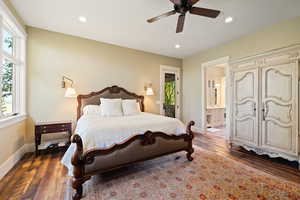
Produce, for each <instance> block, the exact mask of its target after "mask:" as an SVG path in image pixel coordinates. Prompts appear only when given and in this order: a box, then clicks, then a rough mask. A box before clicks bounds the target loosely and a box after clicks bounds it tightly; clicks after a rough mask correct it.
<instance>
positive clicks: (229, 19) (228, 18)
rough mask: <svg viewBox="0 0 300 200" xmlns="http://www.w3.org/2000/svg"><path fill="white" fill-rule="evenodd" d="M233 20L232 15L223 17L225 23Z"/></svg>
mask: <svg viewBox="0 0 300 200" xmlns="http://www.w3.org/2000/svg"><path fill="white" fill-rule="evenodd" d="M232 21H233V17H226V19H225V23H226V24H229V23H231V22H232Z"/></svg>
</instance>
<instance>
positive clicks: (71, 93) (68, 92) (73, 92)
mask: <svg viewBox="0 0 300 200" xmlns="http://www.w3.org/2000/svg"><path fill="white" fill-rule="evenodd" d="M76 96H77V94H76V90H75V89H74V88H70V87H69V88H67V90H66V93H65V97H66V98H75V97H76Z"/></svg>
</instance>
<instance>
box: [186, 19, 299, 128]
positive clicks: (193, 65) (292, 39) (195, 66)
mask: <svg viewBox="0 0 300 200" xmlns="http://www.w3.org/2000/svg"><path fill="white" fill-rule="evenodd" d="M296 43H300V17H297V18H294V19H291V20H289V21H286V22H282V23H280V24H277V25H272V26H270V27H267V28H265V29H262V30H260V31H258V32H256V33H253V34H250V35H247V36H244V37H242V38H240V39H237V40H234V41H231V42H228V43H226V44H223V45H220V46H217V47H215V48H211V49H208V50H206V51H203V52H200V53H198V54H196V55H194V56H192V57H190V58H186V59H184V60H183V120H184V121H188V120H195V121H196V126H198V127H200V126H201V125H200V124H201V64H202V63H204V62H208V61H211V60H215V59H218V58H221V57H225V56H230V58H231V59H236V58H241V57H246V56H250V55H254V54H258V53H262V52H264V51H268V50H272V49H276V48H280V47H284V46H288V45H292V44H296Z"/></svg>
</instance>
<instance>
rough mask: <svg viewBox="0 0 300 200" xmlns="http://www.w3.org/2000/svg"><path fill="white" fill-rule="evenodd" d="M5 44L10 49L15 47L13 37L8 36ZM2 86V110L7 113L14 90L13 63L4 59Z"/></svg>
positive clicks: (0, 106) (0, 101)
mask: <svg viewBox="0 0 300 200" xmlns="http://www.w3.org/2000/svg"><path fill="white" fill-rule="evenodd" d="M4 43H5V46H6V47H7V48H8V49H10V48H13V37H6V38H5V40H4ZM1 76H2V77H1V79H2V82H1V88H2V97H1V99H0V111H1V113H6V112H7V111H9V110H11V107H12V105H11V104H12V102H11V101H12V95H13V94H12V90H13V63H12V62H9V61H8V60H4V62H3V68H2V72H1Z"/></svg>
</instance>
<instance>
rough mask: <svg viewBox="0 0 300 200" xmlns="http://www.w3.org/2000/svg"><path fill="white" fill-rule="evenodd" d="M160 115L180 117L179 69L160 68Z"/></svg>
mask: <svg viewBox="0 0 300 200" xmlns="http://www.w3.org/2000/svg"><path fill="white" fill-rule="evenodd" d="M160 114H162V115H164V116H167V117H172V118H179V117H180V69H179V68H177V67H171V66H161V67H160Z"/></svg>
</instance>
